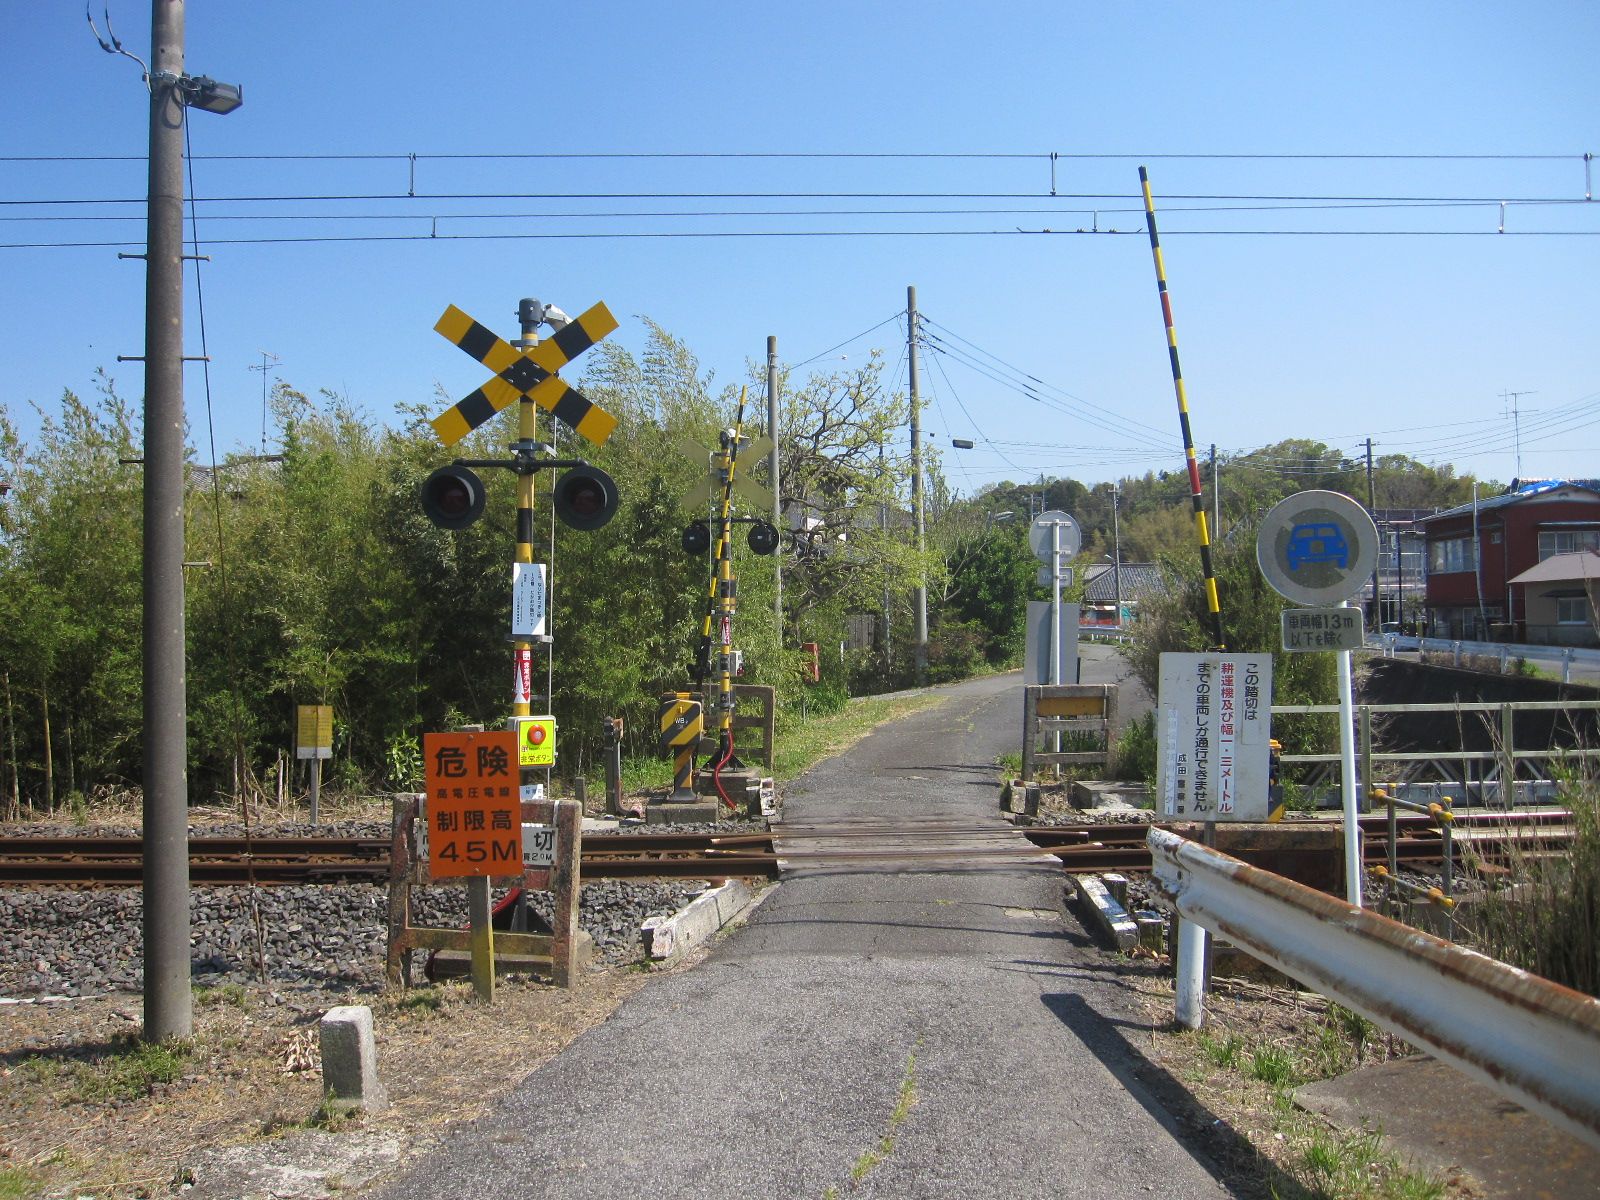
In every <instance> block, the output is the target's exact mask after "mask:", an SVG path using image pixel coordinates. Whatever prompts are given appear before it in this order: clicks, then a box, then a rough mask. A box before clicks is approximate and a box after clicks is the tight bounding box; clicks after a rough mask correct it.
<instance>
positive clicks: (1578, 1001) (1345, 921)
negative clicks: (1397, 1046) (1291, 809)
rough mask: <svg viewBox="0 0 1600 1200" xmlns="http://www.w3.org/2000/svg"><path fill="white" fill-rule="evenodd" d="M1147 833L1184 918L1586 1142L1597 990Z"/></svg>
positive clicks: (1594, 1099)
mask: <svg viewBox="0 0 1600 1200" xmlns="http://www.w3.org/2000/svg"><path fill="white" fill-rule="evenodd" d="M1149 846H1150V855H1151V859H1152V861H1153V864H1154V876H1155V880H1156V883H1157V884H1158V886H1159V887H1160V888H1161V889H1162V890H1163V891H1164V892H1165V893H1166V895H1167V896H1168V898H1169V899H1171V900H1172V901H1173V903H1174V904H1175V905H1176V906H1177V909H1178V912H1179V914H1180V915H1181V916H1182V917H1183V918H1185V919H1186V920H1189V921H1193V922H1195V924H1197V925H1200V926H1203V927H1204V928H1206V929H1208V930H1210V931H1211V932H1212V933H1214V934H1217V935H1219V936H1221V937H1225V938H1227V939H1228V941H1230V942H1232V943H1233V944H1235V945H1237V946H1239V947H1241V948H1243V949H1244V950H1246V951H1248V952H1249V953H1250V954H1252V955H1254V956H1255V957H1256V958H1259V959H1260V960H1261V961H1262V962H1265V963H1267V964H1268V965H1270V966H1273V967H1276V968H1277V969H1278V970H1280V971H1282V972H1283V973H1284V974H1286V975H1289V976H1292V977H1293V978H1295V979H1298V980H1300V981H1301V982H1302V983H1304V984H1306V985H1307V986H1308V987H1312V988H1315V989H1316V990H1317V991H1319V992H1321V993H1322V994H1323V995H1325V996H1327V997H1328V998H1330V999H1332V1000H1336V1001H1338V1002H1339V1003H1340V1004H1343V1005H1345V1006H1346V1007H1347V1008H1351V1009H1354V1010H1355V1011H1356V1012H1359V1013H1361V1014H1362V1015H1363V1016H1365V1017H1368V1018H1369V1019H1371V1020H1373V1021H1375V1022H1377V1023H1378V1024H1379V1025H1381V1026H1383V1027H1384V1028H1385V1029H1388V1030H1390V1031H1392V1032H1394V1033H1397V1034H1399V1035H1400V1036H1401V1037H1403V1038H1405V1039H1406V1040H1407V1041H1409V1042H1412V1043H1413V1044H1415V1045H1417V1046H1420V1047H1422V1048H1423V1049H1425V1050H1427V1051H1428V1052H1429V1053H1431V1054H1434V1055H1436V1056H1438V1057H1439V1058H1441V1059H1443V1060H1445V1061H1446V1062H1448V1063H1450V1064H1451V1065H1452V1066H1454V1067H1456V1068H1457V1069H1458V1070H1461V1071H1464V1072H1466V1073H1467V1074H1469V1075H1472V1076H1474V1077H1475V1078H1477V1079H1480V1080H1482V1081H1483V1082H1484V1083H1486V1084H1488V1085H1489V1086H1490V1087H1492V1088H1494V1089H1495V1090H1496V1091H1497V1092H1499V1093H1500V1094H1501V1095H1504V1096H1507V1097H1509V1098H1511V1099H1512V1100H1515V1101H1516V1102H1517V1103H1518V1104H1521V1105H1523V1106H1525V1107H1527V1108H1530V1109H1533V1110H1535V1111H1537V1112H1539V1113H1540V1114H1542V1115H1543V1116H1545V1117H1547V1118H1549V1119H1550V1120H1552V1121H1555V1122H1556V1123H1557V1124H1559V1125H1561V1126H1563V1127H1564V1128H1566V1129H1568V1130H1570V1131H1572V1132H1573V1133H1575V1134H1577V1135H1578V1136H1579V1137H1581V1138H1583V1139H1584V1140H1585V1141H1587V1142H1589V1143H1590V1144H1591V1145H1594V1146H1600V1000H1596V999H1595V998H1594V997H1592V996H1585V995H1583V994H1582V993H1580V992H1575V991H1573V990H1571V989H1570V988H1565V987H1562V986H1560V985H1559V984H1555V983H1551V982H1550V981H1548V980H1545V979H1541V978H1539V977H1538V976H1537V975H1530V974H1529V973H1528V972H1526V971H1520V970H1518V969H1517V968H1515V967H1512V966H1508V965H1507V964H1505V963H1502V962H1498V961H1496V960H1495V959H1492V958H1488V957H1486V956H1485V955H1482V954H1478V953H1476V952H1475V951H1472V950H1464V949H1462V948H1461V947H1459V946H1453V945H1451V944H1450V943H1449V942H1446V941H1443V940H1441V939H1440V938H1436V937H1433V936H1432V935H1431V934H1426V933H1422V932H1420V931H1419V930H1416V929H1412V928H1410V927H1409V926H1406V925H1401V924H1400V923H1399V922H1396V921H1391V920H1389V919H1388V918H1387V917H1382V916H1379V915H1378V914H1377V913H1374V912H1371V911H1369V910H1365V909H1360V908H1356V907H1354V906H1353V905H1350V904H1347V903H1345V902H1344V901H1341V900H1338V899H1335V898H1334V897H1332V896H1329V895H1327V894H1325V893H1323V892H1318V891H1314V890H1312V889H1311V888H1307V887H1303V886H1301V885H1300V884H1298V883H1294V882H1292V881H1291V880H1288V879H1284V878H1283V877H1282V876H1280V875H1274V874H1272V873H1271V872H1269V871H1263V870H1260V869H1259V868H1256V867H1251V866H1248V865H1246V864H1245V863H1242V862H1240V861H1239V860H1238V859H1236V858H1230V857H1229V856H1228V855H1226V854H1222V853H1220V852H1219V851H1216V850H1212V849H1209V848H1208V847H1205V846H1202V845H1200V844H1199V843H1198V842H1192V841H1189V840H1188V839H1186V838H1182V837H1179V836H1178V835H1177V834H1174V833H1170V832H1168V831H1166V830H1161V829H1152V830H1151V831H1150V837H1149ZM1182 969H1183V968H1182V965H1181V964H1180V966H1179V971H1180V972H1181V971H1182Z"/></svg>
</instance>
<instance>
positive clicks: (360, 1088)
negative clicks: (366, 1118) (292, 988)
mask: <svg viewBox="0 0 1600 1200" xmlns="http://www.w3.org/2000/svg"><path fill="white" fill-rule="evenodd" d="M319 1032H320V1039H319V1040H320V1042H321V1049H322V1086H323V1088H324V1089H325V1090H326V1093H327V1099H328V1101H329V1102H330V1103H332V1104H333V1105H335V1106H336V1107H338V1108H340V1109H356V1108H360V1109H365V1110H366V1111H367V1112H370V1113H375V1112H382V1111H383V1110H384V1109H386V1108H388V1107H389V1093H388V1092H387V1091H386V1090H385V1089H384V1086H383V1084H382V1083H381V1082H379V1080H378V1051H377V1048H376V1046H375V1043H374V1041H373V1036H372V1009H370V1008H368V1007H367V1006H366V1005H365V1004H342V1005H340V1006H338V1007H337V1008H330V1009H329V1010H328V1011H327V1012H326V1013H325V1014H323V1017H322V1021H321V1023H320V1030H319Z"/></svg>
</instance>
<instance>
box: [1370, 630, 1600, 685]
mask: <svg viewBox="0 0 1600 1200" xmlns="http://www.w3.org/2000/svg"><path fill="white" fill-rule="evenodd" d="M1367 644H1368V645H1369V646H1371V647H1373V648H1374V649H1381V650H1383V651H1384V653H1385V654H1391V655H1392V654H1393V653H1395V652H1396V651H1399V650H1403V651H1406V652H1408V653H1410V652H1414V653H1426V654H1448V655H1450V657H1451V658H1452V659H1453V660H1454V662H1455V663H1456V664H1457V665H1458V666H1459V665H1460V663H1461V660H1462V658H1463V657H1465V658H1496V659H1499V660H1500V669H1501V670H1502V671H1504V670H1505V667H1506V663H1507V662H1509V661H1511V660H1513V659H1519V658H1521V659H1527V660H1529V661H1539V662H1549V663H1553V664H1558V665H1559V666H1560V667H1561V682H1562V683H1571V682H1572V668H1573V667H1575V666H1576V667H1583V668H1584V669H1585V670H1590V671H1600V650H1591V649H1587V648H1585V647H1582V646H1549V645H1536V644H1533V643H1530V642H1517V643H1511V642H1469V641H1463V640H1461V639H1459V638H1457V639H1451V638H1419V637H1409V636H1406V635H1403V634H1397V633H1385V634H1380V635H1378V636H1376V637H1371V638H1369V639H1368V641H1367Z"/></svg>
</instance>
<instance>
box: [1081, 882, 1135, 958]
mask: <svg viewBox="0 0 1600 1200" xmlns="http://www.w3.org/2000/svg"><path fill="white" fill-rule="evenodd" d="M1072 886H1073V888H1074V890H1076V892H1077V894H1078V899H1079V900H1080V901H1081V902H1082V905H1083V910H1084V912H1085V913H1087V914H1088V916H1089V918H1090V919H1089V920H1088V921H1086V922H1084V923H1085V924H1086V925H1089V926H1090V928H1091V931H1092V932H1098V933H1100V934H1103V935H1104V936H1105V937H1107V938H1109V939H1110V940H1111V941H1112V942H1113V943H1114V944H1115V945H1116V947H1117V949H1118V950H1132V949H1133V948H1134V947H1135V946H1137V945H1138V944H1139V927H1138V925H1136V924H1134V921H1133V918H1132V917H1130V916H1129V915H1128V912H1127V910H1126V909H1125V908H1123V907H1122V905H1120V904H1118V903H1117V902H1116V900H1114V899H1113V898H1112V896H1111V893H1110V891H1108V890H1107V888H1106V885H1105V884H1103V883H1101V882H1100V877H1099V876H1098V875H1074V876H1072Z"/></svg>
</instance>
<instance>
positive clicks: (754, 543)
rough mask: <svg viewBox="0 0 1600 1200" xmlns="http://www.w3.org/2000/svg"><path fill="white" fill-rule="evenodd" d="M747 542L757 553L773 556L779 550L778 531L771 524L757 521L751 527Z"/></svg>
mask: <svg viewBox="0 0 1600 1200" xmlns="http://www.w3.org/2000/svg"><path fill="white" fill-rule="evenodd" d="M745 540H746V541H747V542H748V543H749V544H750V549H751V550H753V551H754V552H755V553H757V554H771V553H772V552H773V551H774V550H776V549H777V548H778V531H777V530H776V529H775V528H773V526H772V525H771V524H770V523H769V522H766V521H757V522H756V523H755V524H753V525H751V526H750V532H749V534H748V535H746V538H745Z"/></svg>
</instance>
